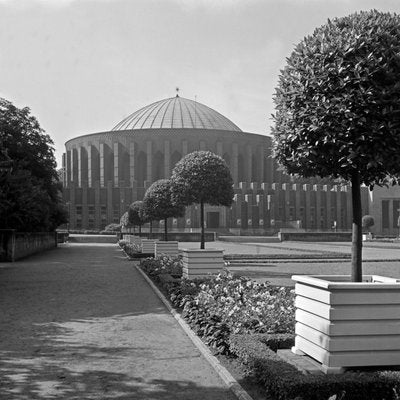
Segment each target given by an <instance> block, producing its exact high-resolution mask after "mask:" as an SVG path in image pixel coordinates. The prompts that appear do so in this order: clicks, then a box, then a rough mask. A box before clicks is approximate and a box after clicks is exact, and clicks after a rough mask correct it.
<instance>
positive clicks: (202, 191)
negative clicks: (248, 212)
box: [171, 151, 234, 249]
mask: <svg viewBox="0 0 400 400" xmlns="http://www.w3.org/2000/svg"><path fill="white" fill-rule="evenodd" d="M171 191H172V201H173V203H175V204H183V205H185V206H188V205H191V204H194V203H197V204H200V226H201V241H200V248H201V249H204V242H205V238H204V204H210V205H213V206H226V207H229V206H230V205H231V204H232V201H233V196H234V193H233V180H232V176H231V173H230V171H229V168H228V166H227V165H226V163H225V161H224V160H223V158H221V157H220V156H217V155H216V154H214V153H212V152H210V151H195V152H193V153H190V154H188V155H186V156H185V157H183V158H182V159H181V160H180V161H179V162H178V163H177V164H176V165H175V168H174V169H173V171H172V177H171Z"/></svg>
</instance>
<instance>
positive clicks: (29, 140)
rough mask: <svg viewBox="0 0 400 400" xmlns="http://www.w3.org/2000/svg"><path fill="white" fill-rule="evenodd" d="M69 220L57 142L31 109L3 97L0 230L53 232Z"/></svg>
mask: <svg viewBox="0 0 400 400" xmlns="http://www.w3.org/2000/svg"><path fill="white" fill-rule="evenodd" d="M67 220H68V214H67V209H66V207H65V205H64V204H63V202H62V199H61V183H60V182H59V180H58V174H57V170H56V160H55V157H54V149H53V141H52V140H51V138H50V136H49V135H47V134H45V133H44V131H43V129H42V128H41V127H40V125H39V122H38V121H37V119H36V118H35V117H34V116H32V115H30V110H29V108H27V107H24V108H22V109H18V108H17V107H15V106H14V105H13V104H12V103H10V102H9V101H7V100H5V99H2V98H0V229H5V228H12V229H16V230H17V231H21V232H39V231H53V230H55V229H56V228H57V226H59V225H61V224H63V223H66V222H67Z"/></svg>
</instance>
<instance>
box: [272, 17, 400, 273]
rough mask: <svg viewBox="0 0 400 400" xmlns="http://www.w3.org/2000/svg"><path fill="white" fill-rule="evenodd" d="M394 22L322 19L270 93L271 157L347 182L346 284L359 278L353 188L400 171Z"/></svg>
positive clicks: (398, 29) (399, 72)
mask: <svg viewBox="0 0 400 400" xmlns="http://www.w3.org/2000/svg"><path fill="white" fill-rule="evenodd" d="M399 54H400V17H399V16H398V15H396V14H390V13H382V12H378V11H376V10H373V11H369V12H360V13H355V14H351V15H349V16H346V17H343V18H337V19H334V20H332V21H328V23H327V24H326V25H323V26H322V27H320V28H317V29H316V30H315V31H314V33H313V34H312V35H310V36H308V37H306V38H305V39H304V40H302V41H301V42H300V43H299V44H298V45H297V46H296V47H295V49H294V51H293V53H292V54H291V56H290V57H289V58H288V59H287V65H286V66H285V68H284V69H283V70H282V71H281V75H280V78H279V85H278V88H277V89H276V95H275V104H276V114H275V116H274V119H275V126H274V127H273V134H274V136H275V156H276V158H277V160H278V161H279V162H280V163H281V164H282V165H283V166H284V167H285V168H286V170H287V171H288V172H289V173H292V174H298V175H301V176H305V177H310V176H320V177H329V178H341V179H343V180H345V181H350V182H351V187H352V208H353V239H352V280H353V281H361V279H362V262H361V260H362V258H361V256H362V223H361V215H362V214H361V212H362V211H361V194H360V185H362V184H364V185H366V186H368V187H370V188H372V187H373V186H374V185H385V184H389V183H397V181H398V178H397V176H398V174H399V173H400V102H399V98H400V57H399Z"/></svg>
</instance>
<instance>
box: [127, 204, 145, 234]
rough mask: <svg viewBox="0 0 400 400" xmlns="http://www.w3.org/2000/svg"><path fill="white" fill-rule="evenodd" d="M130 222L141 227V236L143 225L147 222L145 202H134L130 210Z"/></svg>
mask: <svg viewBox="0 0 400 400" xmlns="http://www.w3.org/2000/svg"><path fill="white" fill-rule="evenodd" d="M128 222H129V224H131V225H136V226H138V227H139V234H141V232H142V225H144V224H145V223H146V222H147V218H146V216H145V215H144V213H143V201H140V200H138V201H134V202H133V203H132V204H131V205H130V206H129V209H128Z"/></svg>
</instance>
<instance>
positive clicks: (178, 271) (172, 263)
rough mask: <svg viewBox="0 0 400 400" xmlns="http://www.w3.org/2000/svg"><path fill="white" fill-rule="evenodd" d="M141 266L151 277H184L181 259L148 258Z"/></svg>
mask: <svg viewBox="0 0 400 400" xmlns="http://www.w3.org/2000/svg"><path fill="white" fill-rule="evenodd" d="M140 266H141V267H142V268H143V270H144V271H145V272H146V273H147V274H148V275H150V276H153V277H154V276H157V275H162V274H171V275H179V276H182V261H181V259H180V258H179V257H176V258H174V257H169V256H166V255H163V256H160V257H155V258H150V257H149V258H146V259H144V260H142V261H141V263H140Z"/></svg>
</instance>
